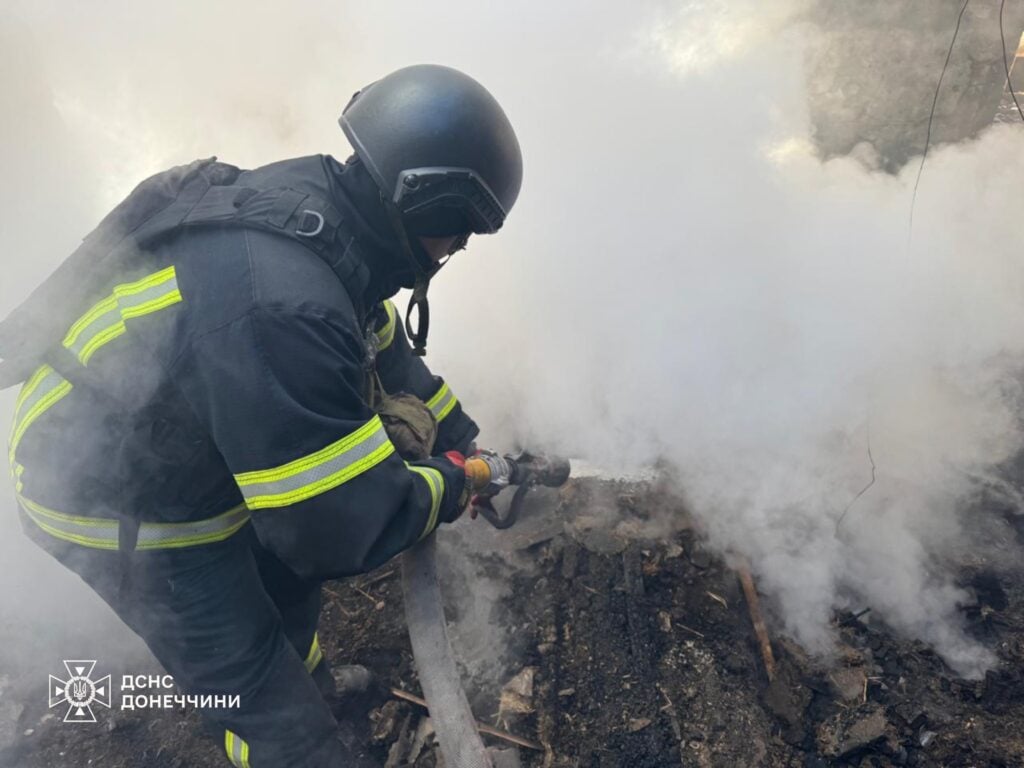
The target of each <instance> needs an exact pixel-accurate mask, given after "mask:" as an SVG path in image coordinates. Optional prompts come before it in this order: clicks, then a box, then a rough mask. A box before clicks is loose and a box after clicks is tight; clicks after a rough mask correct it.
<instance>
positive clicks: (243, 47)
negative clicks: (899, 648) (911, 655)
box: [0, 0, 1024, 674]
mask: <svg viewBox="0 0 1024 768" xmlns="http://www.w3.org/2000/svg"><path fill="white" fill-rule="evenodd" d="M808 5H809V3H808V2H787V3H770V4H766V3H755V2H741V3H724V2H702V3H696V2H679V3H668V2H665V1H663V0H648V1H647V2H640V3H632V4H628V6H627V5H625V4H607V7H604V8H598V7H595V5H594V4H593V3H584V2H582V0H571V1H570V2H564V3H557V4H551V3H539V2H526V3H516V4H504V5H501V4H499V5H491V4H484V5H481V4H479V3H474V2H469V1H468V0H453V1H452V2H448V3H445V4H443V5H441V6H439V5H438V4H419V5H415V4H406V3H397V2H379V3H373V4H371V5H367V4H358V3H328V2H325V1H323V0H313V1H312V2H307V3H304V4H303V5H302V6H301V8H299V9H290V10H289V11H287V12H284V10H283V8H282V7H280V6H277V7H272V4H270V3H263V2H248V3H241V2H237V1H236V0H232V1H231V2H223V3H218V4H215V5H212V6H211V5H210V4H203V3H199V2H195V0H186V1H185V2H179V3H173V4H165V5H162V6H160V7H159V8H156V7H153V6H144V5H143V4H138V3H129V2H126V0H107V1H106V2H103V3H91V4H70V5H69V4H67V3H55V2H37V3H32V4H28V3H24V4H17V5H15V6H14V11H13V12H12V13H11V15H9V16H8V17H0V37H2V39H3V40H4V41H9V42H10V43H11V45H4V46H0V51H2V52H3V53H2V55H3V56H4V57H5V59H9V60H10V66H7V67H5V68H4V69H3V72H4V74H3V75H2V76H0V77H2V78H3V88H4V92H5V94H7V95H8V103H13V104H15V105H16V108H15V109H13V110H9V112H11V118H10V119H9V120H5V123H4V125H3V126H2V128H0V131H2V133H0V139H2V144H0V146H2V151H3V157H4V167H5V174H4V175H3V177H2V178H0V190H2V198H0V199H2V201H3V214H2V215H3V217H4V227H3V231H2V234H0V243H2V245H3V256H2V257H0V258H2V260H3V261H2V263H3V275H4V276H3V280H2V286H0V302H2V305H3V306H2V307H0V309H3V310H7V309H9V308H10V307H11V306H13V304H14V303H15V302H16V301H17V300H18V298H19V297H20V296H22V295H23V294H24V293H26V292H27V291H28V289H30V288H31V287H32V285H33V284H34V283H35V282H37V281H38V280H40V279H41V278H42V277H43V276H44V275H45V274H46V272H47V271H48V269H49V268H51V267H52V266H53V265H54V264H55V263H57V261H59V259H60V258H61V257H62V256H63V255H64V254H65V253H67V252H69V251H70V250H71V248H72V247H73V245H74V243H75V241H76V240H77V238H79V237H81V236H82V235H84V234H85V233H86V232H87V231H88V229H90V228H91V227H92V226H93V224H94V223H95V221H97V220H98V219H99V217H100V216H101V215H102V213H104V212H105V210H106V209H108V208H109V207H110V206H111V205H113V204H114V203H115V202H117V200H119V199H120V198H121V197H122V196H123V195H124V194H125V193H126V192H127V191H128V190H129V189H130V188H131V186H132V185H133V184H134V183H135V182H136V181H138V180H139V179H140V178H142V177H144V176H146V175H148V174H150V173H152V172H154V171H156V170H159V169H161V168H163V167H167V166H170V165H174V164H179V163H181V162H186V161H188V160H191V159H193V158H195V157H200V156H208V155H211V154H217V155H218V156H219V157H220V158H221V159H223V160H225V161H227V162H232V163H236V164H240V165H246V166H254V165H258V164H261V163H265V162H270V161H273V160H277V159H280V158H282V157H287V156H293V155H300V154H309V153H314V152H326V153H331V154H335V155H337V156H341V157H344V156H346V155H347V154H348V152H349V149H348V147H347V145H346V143H345V141H344V138H343V136H342V134H341V133H340V131H339V130H338V129H337V126H336V123H335V120H336V117H337V114H338V112H339V111H340V109H341V107H342V106H343V105H344V104H345V103H346V101H347V99H348V97H349V95H350V94H351V93H352V92H353V91H355V90H356V89H358V88H359V87H361V86H362V85H364V84H365V83H367V82H370V81H372V80H374V79H376V78H377V77H379V76H381V75H382V74H384V73H386V72H388V71H391V70H392V69H395V68H398V67H400V66H403V65H406V64H410V63H417V62H425V61H430V62H437V63H443V64H449V65H452V66H456V67H460V68H462V69H464V70H465V71H467V72H469V73H470V74H472V75H473V76H475V77H477V78H478V79H480V80H481V81H482V82H483V83H484V84H485V85H487V86H488V87H489V88H490V89H491V90H492V92H493V93H494V94H495V95H496V96H497V97H498V99H499V100H500V101H501V102H502V104H503V105H504V106H505V108H506V111H507V112H508V114H509V116H510V117H511V119H512V121H513V123H514V124H515V125H516V127H517V131H518V133H519V137H520V140H521V143H522V146H523V150H524V155H525V165H526V178H525V183H524V188H523V193H522V197H521V199H520V203H519V204H518V206H517V208H516V210H515V211H514V213H513V215H512V216H511V217H510V220H509V222H508V225H507V226H506V228H505V230H504V231H503V232H502V233H501V234H500V235H499V236H497V237H490V238H480V237H477V238H473V240H472V241H471V247H470V250H469V252H467V253H465V254H459V255H458V256H457V257H456V258H455V259H453V261H452V263H451V264H450V265H448V266H447V267H446V268H445V270H444V272H443V273H442V274H441V276H440V278H439V279H438V280H437V282H436V285H435V287H434V289H432V290H433V299H434V302H433V304H434V323H433V334H432V339H431V357H430V359H429V362H430V364H431V365H432V366H433V367H434V368H435V369H436V370H437V371H438V372H441V373H443V374H444V375H445V376H446V377H447V378H448V380H449V381H450V382H451V383H452V386H453V388H454V389H455V390H456V391H457V393H458V395H459V397H460V399H461V400H462V401H463V403H464V404H465V405H466V407H467V410H469V411H470V413H472V414H474V416H476V417H477V418H478V420H480V421H481V423H482V424H483V426H484V429H485V431H484V436H483V442H486V443H488V444H491V445H494V446H495V447H499V448H501V447H506V446H509V445H511V444H512V443H514V442H519V443H527V444H531V445H537V446H540V447H548V448H553V449H556V450H559V451H561V452H563V453H567V454H569V455H572V456H579V457H583V458H586V459H588V460H590V461H593V462H596V463H599V464H601V465H603V466H609V467H622V468H639V467H645V466H650V465H652V464H654V463H655V462H658V461H661V462H664V464H665V466H667V467H669V468H670V472H671V474H672V476H673V478H674V482H675V484H676V485H677V487H678V488H679V489H680V491H681V493H683V495H684V496H685V498H686V499H687V502H688V505H689V506H690V507H691V509H692V511H693V512H694V513H695V514H696V515H697V516H698V517H699V518H700V519H701V521H702V522H703V525H704V526H705V528H706V530H707V532H708V535H709V537H710V539H711V541H712V542H713V543H714V544H715V545H716V546H718V547H720V548H721V549H722V550H723V551H728V552H733V553H736V554H742V555H744V556H746V557H748V558H749V559H750V561H751V564H752V566H753V568H754V570H755V572H756V573H757V575H758V576H759V578H760V581H761V586H762V588H763V589H764V590H765V591H766V592H767V593H768V594H769V595H770V596H772V598H773V600H774V601H775V602H776V603H777V605H778V607H779V608H780V611H781V616H782V620H783V621H784V623H785V628H786V630H787V631H788V632H790V633H791V634H792V635H794V636H795V637H796V638H797V639H798V640H800V641H801V642H803V643H804V644H806V645H807V646H808V647H809V648H811V649H813V650H816V651H820V652H827V650H828V647H829V644H830V634H829V628H828V627H829V620H830V617H831V612H832V610H833V608H834V607H835V606H838V605H857V606H861V605H870V606H871V607H872V608H873V610H874V612H875V613H874V614H873V615H878V616H881V617H883V618H884V619H885V620H887V621H888V622H890V623H891V624H893V625H894V626H896V627H897V628H898V629H900V630H901V631H903V632H904V633H906V634H908V635H912V636H917V637H919V638H921V639H922V640H925V641H927V642H929V643H931V644H933V645H934V646H935V647H936V648H937V649H938V650H939V651H940V652H941V653H942V654H943V655H944V657H945V658H946V659H947V660H948V661H949V663H950V664H952V665H953V666H954V667H955V668H957V669H958V670H959V671H961V672H963V673H965V674H977V673H978V672H979V671H980V670H982V669H984V668H985V666H986V665H988V664H990V663H991V659H990V657H989V655H988V654H987V653H986V652H985V651H984V650H983V649H981V648H980V647H978V646H977V645H976V644H975V643H973V642H972V641H971V640H970V639H969V638H967V637H966V636H965V635H964V633H963V631H962V628H961V626H960V624H959V622H958V619H957V613H956V609H955V605H956V601H957V600H958V599H959V597H960V595H959V592H958V590H957V589H956V588H955V587H954V585H953V583H952V581H951V577H950V576H949V574H947V573H944V572H943V570H942V568H941V562H942V556H943V554H944V553H946V552H948V551H949V549H950V547H951V546H952V545H953V544H955V543H956V542H958V541H959V540H960V538H961V536H962V535H963V532H964V525H965V519H964V516H963V514H964V513H963V509H964V506H965V499H967V498H968V497H969V495H970V494H971V493H972V491H973V489H974V488H975V480H974V478H977V477H979V476H984V475H987V474H990V473H992V472H993V468H994V467H996V466H997V465H999V464H1000V463H1001V462H1004V461H1005V460H1006V459H1008V458H1009V457H1011V456H1012V455H1013V453H1014V452H1015V451H1016V449H1017V448H1018V446H1019V445H1020V443H1021V435H1020V425H1019V420H1018V417H1017V412H1016V405H1017V403H1018V402H1019V395H1020V393H1019V391H1018V390H1019V384H1018V377H1017V371H1018V368H1019V367H1020V364H1021V356H1022V353H1024V278H1022V275H1024V270H1022V269H1021V267H1022V264H1021V262H1022V260H1024V257H1022V256H1021V255H1020V254H1019V250H1020V249H1019V248H1018V247H1016V246H1017V244H1016V238H1015V237H1014V234H1015V233H1014V228H1013V222H1014V221H1015V219H1016V215H1017V214H1018V208H1019V204H1018V200H1017V198H1016V197H1015V194H1014V193H1015V190H1016V189H1018V188H1019V186H1018V185H1019V179H1020V178H1021V173H1022V171H1024V168H1022V166H1024V160H1022V158H1024V152H1022V149H1024V134H1022V133H1021V132H1020V131H1018V130H1016V129H1015V128H1014V127H1012V126H1002V127H998V128H993V129H991V130H989V131H987V132H985V133H984V134H983V135H982V136H981V137H980V138H978V139H977V140H975V141H971V142H968V143H964V144H960V145H954V146H944V147H937V148H935V149H933V151H932V153H931V154H930V156H929V159H928V165H927V168H926V170H925V174H924V177H923V180H922V184H921V188H920V192H919V195H918V200H917V210H916V214H915V220H914V221H915V223H914V229H913V236H912V238H910V239H909V242H908V213H909V201H910V189H911V186H912V183H913V170H914V169H911V168H905V169H904V170H903V171H902V172H901V173H900V174H899V175H896V176H892V175H887V174H882V173H879V172H876V171H873V170H871V168H870V167H869V166H868V165H865V164H864V163H863V162H861V161H860V160H856V159H851V158H839V159H835V160H831V161H829V162H824V163H823V162H821V161H820V160H819V159H818V158H817V157H816V155H815V153H814V151H813V150H812V149H811V145H810V143H809V137H810V135H811V129H810V126H809V121H808V118H807V114H808V107H807V101H806V87H805V78H804V72H803V61H804V58H803V55H802V51H803V49H804V44H805V43H806V41H807V39H808V35H820V34H823V32H822V31H821V30H814V29H811V28H809V27H808V26H807V25H806V23H805V22H804V21H802V17H801V13H802V12H803V11H805V10H806V8H807V6H808ZM936 13H938V11H936ZM825 32H827V30H826V31H825ZM934 74H935V76H936V77H937V74H938V73H937V72H936V73H934ZM900 75H901V73H900V72H898V71H894V72H891V73H883V74H882V75H881V76H888V77H894V78H897V77H900ZM933 84H934V78H930V79H929V81H928V83H926V84H922V88H930V87H933ZM9 410H10V408H9V407H7V408H6V411H7V412H9ZM5 417H6V416H5ZM869 447H870V458H869V454H868V450H869ZM872 462H873V464H874V468H875V470H874V471H875V478H876V480H875V483H874V485H873V486H871V487H870V489H869V490H867V491H866V492H865V493H864V494H863V495H862V496H860V498H859V499H858V500H857V502H856V504H854V505H853V506H852V507H850V508H849V511H848V512H847V513H846V515H845V517H844V518H843V520H842V523H841V525H839V526H838V527H837V522H838V521H839V518H840V516H842V515H843V513H844V510H846V508H847V506H848V505H849V504H850V502H851V500H852V499H853V498H854V497H855V496H856V495H857V493H858V492H859V491H860V490H861V489H862V488H864V487H865V486H866V485H867V484H868V482H869V481H870V479H871V477H872ZM12 519H13V518H12V516H10V515H8V516H6V518H5V522H4V523H3V530H4V531H8V530H11V531H12V532H11V534H10V536H8V537H5V538H6V539H8V541H5V544H4V547H5V550H6V549H9V550H10V556H9V557H8V558H7V562H8V563H10V564H12V565H11V566H10V567H8V569H6V570H7V572H8V573H13V572H17V573H26V574H33V576H32V581H33V583H35V584H37V585H46V584H56V585H58V586H59V587H60V589H59V590H56V593H57V594H55V595H53V596H52V597H51V601H52V600H58V599H59V597H58V595H64V594H65V590H66V589H70V587H69V586H68V585H69V584H70V583H71V582H72V580H71V579H69V578H67V577H66V575H63V574H60V573H58V572H59V567H58V566H57V565H56V564H54V563H51V562H49V561H47V560H45V558H39V557H38V556H36V555H35V554H34V553H32V552H30V550H31V545H29V544H28V543H27V542H26V541H24V540H23V539H21V538H20V535H19V534H17V533H15V532H13V528H14V527H15V526H14V524H13V522H11V521H12ZM11 578H12V577H9V580H8V581H7V582H5V588H4V594H3V595H2V597H0V604H2V605H3V612H4V613H5V614H13V615H16V616H19V617H21V619H22V620H23V621H26V622H31V621H33V620H35V619H37V618H38V620H39V621H40V622H42V621H43V617H42V616H39V617H36V616H35V612H34V611H31V610H30V609H28V608H27V607H25V606H24V604H23V603H21V602H20V601H17V599H16V597H15V594H16V591H15V590H16V588H17V587H18V584H20V582H18V581H16V580H15V581H14V582H13V583H12V581H11V580H10V579H11ZM40 589H41V587H40ZM50 604H52V603H47V605H50ZM47 621H48V622H49V623H48V627H49V628H50V631H51V632H52V631H53V628H54V627H55V626H61V625H60V623H59V621H58V622H57V623H56V624H55V623H54V621H53V620H52V617H50V616H48V617H47ZM109 621H110V619H107V622H108V623H109ZM99 631H100V630H97V632H99ZM104 631H105V630H104Z"/></svg>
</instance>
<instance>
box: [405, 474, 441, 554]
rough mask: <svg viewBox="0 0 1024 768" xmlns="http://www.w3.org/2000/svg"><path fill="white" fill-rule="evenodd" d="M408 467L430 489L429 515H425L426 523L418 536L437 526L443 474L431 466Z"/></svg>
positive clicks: (422, 536) (424, 535) (427, 533)
mask: <svg viewBox="0 0 1024 768" xmlns="http://www.w3.org/2000/svg"><path fill="white" fill-rule="evenodd" d="M408 466H409V469H410V470H412V471H413V472H415V473H416V474H417V475H419V476H420V477H422V478H423V480H424V482H426V484H427V487H428V488H429V489H430V515H429V516H428V517H427V524H426V526H424V528H423V533H421V534H420V538H421V539H423V538H425V537H426V536H428V535H430V532H431V531H432V530H434V529H435V528H436V527H437V516H438V513H439V512H440V511H441V498H442V497H443V496H444V476H443V475H442V474H441V473H440V472H439V471H438V470H436V469H433V468H431V467H415V466H413V465H411V464H410V465H408Z"/></svg>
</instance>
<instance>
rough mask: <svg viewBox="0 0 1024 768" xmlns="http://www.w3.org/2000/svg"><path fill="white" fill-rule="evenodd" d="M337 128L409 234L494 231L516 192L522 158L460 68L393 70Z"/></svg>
mask: <svg viewBox="0 0 1024 768" xmlns="http://www.w3.org/2000/svg"><path fill="white" fill-rule="evenodd" d="M338 122H339V123H340V124H341V128H342V130H343V131H345V135H346V136H347V137H348V140H349V141H350V142H351V143H352V147H353V148H354V149H355V151H356V154H357V155H358V156H359V158H360V159H361V160H362V162H363V163H364V164H365V166H366V168H367V170H368V171H369V172H370V175H371V176H372V177H373V179H374V181H376V182H377V186H379V187H380V189H381V192H382V194H383V196H384V200H385V203H386V204H388V203H390V204H393V205H394V207H395V209H397V210H396V212H397V213H398V214H399V216H400V217H401V218H402V220H403V221H404V222H405V224H406V225H407V226H409V227H410V231H411V232H414V233H415V234H423V235H455V234H462V233H468V232H476V233H479V234H486V233H491V232H497V231H498V230H499V229H500V228H501V225H502V224H503V223H504V222H505V217H506V216H508V212H509V211H510V210H511V209H512V206H513V204H514V203H515V201H516V197H518V195H519V187H520V185H521V184H522V180H523V159H522V155H521V154H520V151H519V142H518V141H517V140H516V135H515V132H514V131H513V130H512V125H511V123H509V121H508V118H507V117H506V116H505V113H504V112H503V111H502V109H501V106H500V105H499V104H498V102H497V101H495V99H494V97H493V96H491V94H490V93H488V92H487V90H486V89H485V88H484V87H483V86H482V85H480V83H478V82H477V81H476V80H474V79H473V78H471V77H469V76H468V75H464V74H463V73H462V72H459V71H458V70H455V69H451V68H450V67H441V66H436V65H432V64H421V65H417V66H413V67H406V68H404V69H400V70H398V71H397V72H392V73H391V74H390V75H388V76H387V77H385V78H383V79H381V80H378V81H377V82H375V83H371V84H370V85H368V86H366V87H365V88H363V89H362V90H361V91H359V92H357V93H356V94H355V95H354V96H353V97H352V100H351V101H350V102H349V103H348V106H347V107H345V110H344V111H343V112H342V115H341V117H340V118H339V119H338ZM414 222H415V224H414Z"/></svg>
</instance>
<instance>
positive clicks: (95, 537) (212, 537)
mask: <svg viewBox="0 0 1024 768" xmlns="http://www.w3.org/2000/svg"><path fill="white" fill-rule="evenodd" d="M17 498H18V505H19V506H20V507H21V508H22V510H23V511H24V512H25V514H26V515H28V517H29V518H30V519H31V520H32V522H34V523H35V524H36V525H38V526H39V527H40V528H41V529H42V530H43V531H45V532H46V533H48V534H50V535H51V536H53V537H54V538H56V539H61V540H63V541H69V542H71V543H73V544H79V545H81V546H83V547H89V548H91V549H107V550H116V549H117V548H118V527H119V526H118V521H117V520H111V519H109V518H92V517H81V516H79V515H67V514H64V513H63V512H56V511H54V510H52V509H47V508H46V507H44V506H42V505H40V504H36V503H35V502H34V501H31V500H30V499H27V498H25V496H23V495H22V494H20V493H19V494H17ZM247 522H249V510H248V509H246V508H245V507H244V506H238V507H235V508H234V509H231V510H228V511H227V512H225V513H224V514H222V515H218V516H217V517H211V518H208V519H206V520H197V521H195V522H188V523H142V524H141V525H140V526H139V540H138V544H137V545H136V549H141V550H147V549H178V548H181V547H194V546H199V545H202V544H212V543H214V542H217V541H223V540H224V539H226V538H228V537H229V536H231V535H233V534H234V533H236V532H237V531H238V530H240V529H241V528H242V527H243V526H244V525H245V524H246V523H247Z"/></svg>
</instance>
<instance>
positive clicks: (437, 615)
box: [402, 452, 570, 768]
mask: <svg viewBox="0 0 1024 768" xmlns="http://www.w3.org/2000/svg"><path fill="white" fill-rule="evenodd" d="M569 472H570V467H569V462H568V461H566V460H564V459H557V458H552V457H545V456H536V455H532V454H529V453H526V452H522V453H519V454H517V455H509V456H498V455H497V454H495V453H489V452H484V453H481V454H479V455H477V456H473V457H471V458H469V459H467V460H466V482H467V483H469V485H470V488H471V489H472V491H473V492H475V493H476V496H475V498H474V499H473V502H472V515H473V517H476V516H477V514H479V515H480V516H481V517H483V518H484V519H485V520H487V521H488V522H489V523H491V525H493V526H494V527H495V528H498V529H505V528H508V527H510V526H512V525H513V524H514V523H515V522H516V520H517V519H518V517H519V512H520V511H521V509H522V506H523V502H524V500H525V497H526V495H527V494H528V493H529V490H530V489H531V488H533V487H536V486H538V485H542V486H547V487H551V488H554V487H558V486H560V485H563V484H564V483H565V482H566V481H567V480H568V479H569ZM509 486H517V487H516V491H515V494H514V495H513V497H512V503H511V505H510V507H509V510H508V512H506V513H505V515H504V516H502V515H500V514H499V513H498V512H497V510H496V509H495V508H494V505H493V504H492V501H491V500H492V499H493V498H494V496H496V495H497V494H498V493H500V492H501V491H502V490H504V489H505V488H507V487H509ZM402 592H403V596H404V600H405V618H406V624H407V626H408V628H409V638H410V640H411V641H412V655H413V659H414V660H415V662H416V669H417V671H418V673H419V679H420V685H421V687H422V688H423V696H424V698H425V699H426V700H427V707H428V709H429V711H430V717H431V720H432V721H433V724H434V730H435V732H436V733H437V740H438V742H439V744H440V745H441V754H442V755H444V761H445V765H447V766H449V768H493V764H492V762H491V758H490V755H489V754H488V753H487V750H486V749H485V748H484V744H483V740H482V739H481V738H480V734H479V733H478V731H477V724H476V719H475V718H474V717H473V712H472V710H471V709H470V706H469V701H468V700H467V699H466V693H465V691H464V690H463V689H462V682H461V680H460V678H459V671H458V668H457V667H456V664H455V655H454V653H453V651H452V646H451V642H450V641H449V639H448V626H447V623H446V621H445V616H444V600H443V597H442V594H441V585H440V582H439V580H438V571H437V543H436V541H435V536H434V535H433V534H432V535H430V536H428V537H427V538H426V539H424V540H423V541H421V542H420V543H419V544H417V545H416V546H414V547H413V548H412V549H410V550H408V551H407V552H406V553H405V554H404V555H403V556H402Z"/></svg>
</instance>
